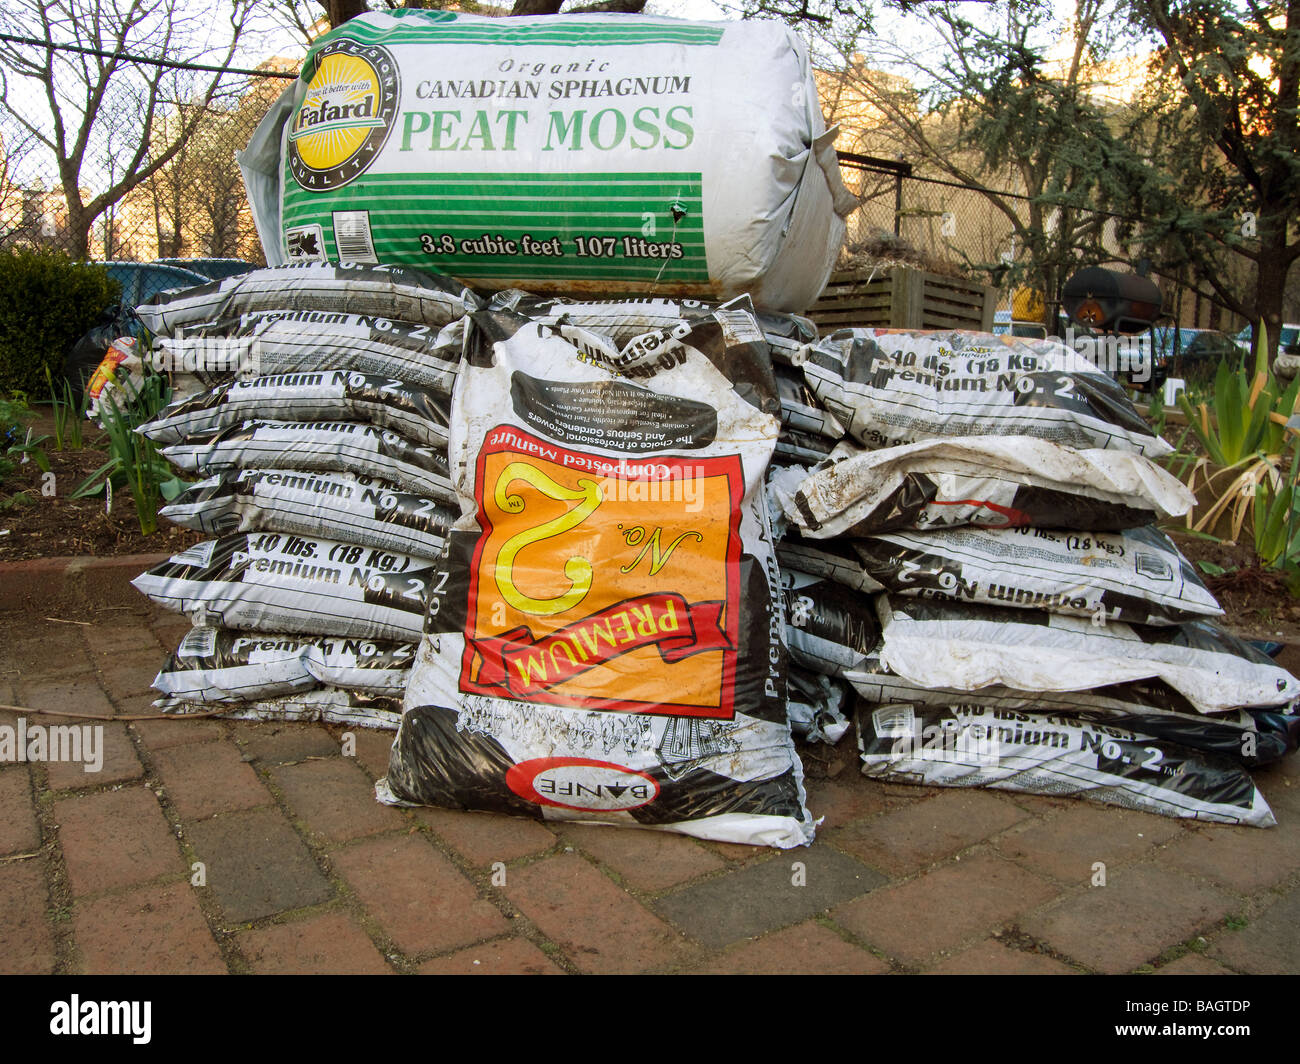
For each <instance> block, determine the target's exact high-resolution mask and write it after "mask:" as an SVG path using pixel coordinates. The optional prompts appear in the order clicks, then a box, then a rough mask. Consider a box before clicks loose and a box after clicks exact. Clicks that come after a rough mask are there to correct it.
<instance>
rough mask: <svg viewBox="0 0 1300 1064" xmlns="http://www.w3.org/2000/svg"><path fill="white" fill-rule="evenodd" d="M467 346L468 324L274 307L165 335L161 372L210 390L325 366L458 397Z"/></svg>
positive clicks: (160, 344)
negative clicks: (184, 375)
mask: <svg viewBox="0 0 1300 1064" xmlns="http://www.w3.org/2000/svg"><path fill="white" fill-rule="evenodd" d="M464 346H465V319H463V318H457V319H456V320H455V321H453V322H451V323H450V324H448V325H443V326H441V327H439V328H435V327H433V326H430V325H417V324H412V323H410V322H402V321H392V320H390V319H388V318H378V317H373V316H367V315H364V314H344V313H340V312H337V311H325V310H301V311H288V310H268V311H260V312H258V313H254V314H245V315H243V316H242V317H239V318H228V319H226V320H223V321H217V322H211V323H207V324H202V325H197V326H194V327H192V328H190V329H188V330H186V334H185V335H184V336H175V337H163V336H160V337H157V338H156V339H155V340H154V343H153V362H154V366H155V368H156V369H158V370H160V371H161V370H166V371H169V372H172V373H177V372H183V373H188V374H194V375H195V376H197V377H198V379H199V380H201V381H202V382H203V383H204V385H205V386H206V387H215V386H216V385H219V384H226V383H229V382H230V381H231V380H234V379H240V380H247V379H249V378H252V377H260V376H273V375H275V374H279V373H301V372H309V371H313V370H318V369H320V368H321V367H322V366H330V367H335V368H338V369H346V370H351V371H355V372H357V373H368V374H373V375H376V376H381V377H396V378H398V379H399V380H404V381H408V382H409V383H411V384H414V385H417V386H419V387H421V388H428V389H429V390H430V391H433V392H435V393H436V394H438V395H444V396H450V395H451V392H452V389H453V388H454V387H455V385H456V374H457V372H458V371H459V369H460V358H461V352H462V350H463V349H464Z"/></svg>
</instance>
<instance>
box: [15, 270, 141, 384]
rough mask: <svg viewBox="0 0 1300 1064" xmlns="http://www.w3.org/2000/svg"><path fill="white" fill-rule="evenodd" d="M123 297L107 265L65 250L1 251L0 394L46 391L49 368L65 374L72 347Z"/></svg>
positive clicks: (56, 373) (56, 372) (59, 373)
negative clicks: (86, 260) (89, 261)
mask: <svg viewBox="0 0 1300 1064" xmlns="http://www.w3.org/2000/svg"><path fill="white" fill-rule="evenodd" d="M120 294H121V287H120V286H119V285H118V283H117V282H116V281H114V280H113V279H112V278H111V277H109V276H108V271H107V270H106V269H105V268H104V267H103V266H95V265H90V264H87V263H81V262H74V261H73V260H72V259H70V258H69V257H68V256H67V255H66V254H64V253H63V252H61V251H29V250H27V249H23V248H20V249H16V250H8V251H0V394H4V393H11V392H15V391H20V392H25V393H26V394H28V395H37V394H40V393H42V392H43V391H44V390H45V388H46V378H45V368H46V366H48V367H49V368H50V370H51V372H52V373H53V374H54V375H55V376H56V377H58V376H59V375H61V374H62V372H63V360H64V358H66V357H67V354H68V351H69V350H70V349H71V347H72V345H73V344H74V343H76V342H77V340H79V339H80V338H81V336H82V334H83V333H85V332H86V330H88V329H90V328H91V327H92V326H93V325H95V324H96V323H97V322H98V321H99V318H100V315H101V314H102V313H103V312H104V310H105V309H107V308H108V307H110V306H112V305H113V304H114V303H116V302H117V300H118V297H119V296H120Z"/></svg>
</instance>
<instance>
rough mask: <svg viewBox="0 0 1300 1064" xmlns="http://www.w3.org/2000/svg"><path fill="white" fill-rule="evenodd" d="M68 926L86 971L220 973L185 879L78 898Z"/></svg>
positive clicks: (221, 964) (217, 957)
mask: <svg viewBox="0 0 1300 1064" xmlns="http://www.w3.org/2000/svg"><path fill="white" fill-rule="evenodd" d="M72 926H73V931H74V934H75V935H76V940H77V947H78V949H79V950H80V951H81V969H80V970H81V971H82V972H83V973H84V974H86V975H109V974H118V973H120V974H123V975H221V974H224V973H225V971H226V963H225V961H224V960H223V959H222V956H221V951H220V950H219V949H218V948H217V944H216V941H215V940H214V939H213V938H212V932H211V931H210V930H209V929H208V925H207V922H206V921H205V920H204V919H203V912H202V910H201V909H200V908H199V903H198V899H197V898H196V897H195V894H194V891H193V890H192V889H191V888H190V886H189V884H188V883H168V884H165V885H164V886H152V887H141V888H138V889H136V890H131V891H127V892H125V893H120V894H108V895H104V896H102V897H99V898H92V899H90V900H89V901H83V902H79V903H77V905H76V906H75V908H74V910H73V916H72Z"/></svg>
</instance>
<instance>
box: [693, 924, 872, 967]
mask: <svg viewBox="0 0 1300 1064" xmlns="http://www.w3.org/2000/svg"><path fill="white" fill-rule="evenodd" d="M888 971H889V965H888V964H886V963H885V962H884V961H882V960H881V959H880V958H879V957H877V956H876V955H875V954H873V953H871V952H869V951H868V950H865V949H861V948H860V947H858V946H854V945H852V944H850V943H848V942H845V941H844V939H842V938H841V937H840V936H839V935H837V934H836V933H835V932H834V931H831V930H828V929H827V928H825V927H822V926H821V924H818V923H816V922H814V921H812V920H809V921H808V922H807V923H802V924H798V925H797V926H795V927H788V928H786V929H785V930H784V931H777V932H776V933H775V934H771V935H768V936H766V937H765V938H760V939H756V940H754V941H753V942H746V943H745V944H744V945H741V946H733V947H731V948H730V949H728V950H727V951H726V952H725V953H723V954H721V955H720V956H718V957H715V958H714V959H713V960H712V961H711V962H710V963H708V964H706V965H704V966H703V967H702V968H700V969H698V972H699V974H701V975H884V974H886V973H887V972H888Z"/></svg>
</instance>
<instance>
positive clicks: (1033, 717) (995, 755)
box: [857, 702, 1277, 827]
mask: <svg viewBox="0 0 1300 1064" xmlns="http://www.w3.org/2000/svg"><path fill="white" fill-rule="evenodd" d="M857 724H858V750H859V753H860V754H861V758H862V772H863V775H865V776H869V777H871V778H873V779H881V780H890V781H893V782H899V783H918V784H924V785H926V786H938V787H993V788H997V789H1001V790H1010V791H1023V792H1026V793H1029V794H1050V795H1054V796H1058V797H1059V796H1066V795H1068V796H1079V797H1083V798H1089V799H1092V800H1093V801H1099V802H1106V803H1109V804H1113V805H1121V806H1124V807H1126V808H1129V809H1140V810H1143V811H1144V812H1148V813H1159V814H1161V815H1164V816H1173V817H1186V818H1191V819H1195V820H1207V821H1211V822H1214V823H1220V824H1244V825H1249V826H1252V827H1272V826H1273V825H1275V824H1276V823H1277V821H1276V820H1275V819H1274V817H1273V813H1272V810H1270V809H1269V807H1268V803H1267V802H1266V801H1265V800H1264V796H1263V795H1262V794H1260V793H1259V790H1258V789H1257V788H1256V787H1255V784H1254V782H1253V781H1252V780H1251V778H1250V775H1249V773H1247V772H1246V771H1245V770H1244V769H1243V768H1241V767H1240V766H1239V765H1235V764H1233V763H1232V762H1231V761H1228V760H1225V759H1222V758H1217V757H1215V756H1214V755H1212V754H1199V753H1196V752H1194V751H1191V750H1188V749H1186V748H1185V747H1180V746H1178V745H1177V744H1176V743H1170V742H1167V741H1166V740H1163V739H1153V738H1152V737H1151V736H1149V735H1142V734H1139V733H1136V732H1130V731H1125V730H1123V729H1120V728H1114V727H1110V726H1108V725H1098V724H1094V723H1089V722H1082V721H1078V720H1074V719H1072V718H1070V717H1068V716H1052V715H1046V714H1025V713H1012V712H1009V711H1006V710H997V709H990V708H988V707H987V706H982V705H980V704H978V702H971V703H965V704H959V705H952V706H948V707H937V706H916V705H910V704H901V705H889V706H877V707H874V708H873V707H861V708H860V709H859V710H858V713H857Z"/></svg>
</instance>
